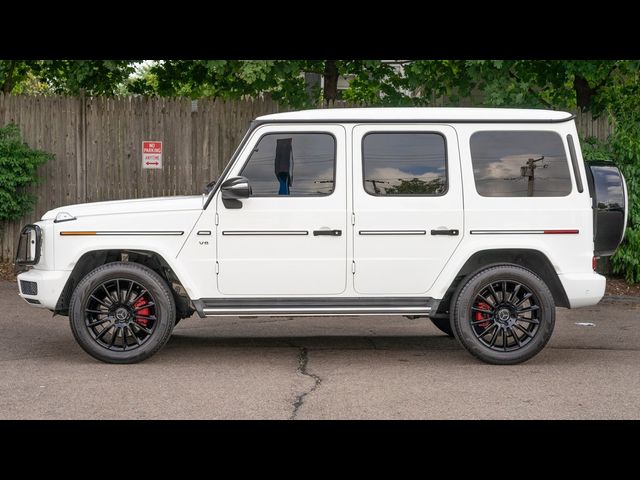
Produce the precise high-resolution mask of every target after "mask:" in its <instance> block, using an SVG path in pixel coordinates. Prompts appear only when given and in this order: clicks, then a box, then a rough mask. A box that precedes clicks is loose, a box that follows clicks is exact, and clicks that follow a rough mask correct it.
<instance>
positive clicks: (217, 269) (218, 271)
mask: <svg viewBox="0 0 640 480" xmlns="http://www.w3.org/2000/svg"><path fill="white" fill-rule="evenodd" d="M218 273H220V264H219V263H218V262H216V275H218Z"/></svg>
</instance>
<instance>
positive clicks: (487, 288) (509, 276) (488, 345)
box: [452, 265, 555, 365]
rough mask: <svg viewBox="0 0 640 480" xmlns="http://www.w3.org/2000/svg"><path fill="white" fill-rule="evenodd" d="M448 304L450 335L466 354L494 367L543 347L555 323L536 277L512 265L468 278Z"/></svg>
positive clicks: (545, 291)
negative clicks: (452, 306)
mask: <svg viewBox="0 0 640 480" xmlns="http://www.w3.org/2000/svg"><path fill="white" fill-rule="evenodd" d="M517 285H520V287H517ZM505 286H506V288H505ZM505 291H506V295H505V294H504V293H503V292H505ZM453 305H454V311H453V321H452V325H453V331H454V335H455V337H456V338H457V339H458V341H459V342H460V343H461V344H462V346H463V347H464V348H465V349H466V350H467V351H468V352H469V353H471V354H472V355H474V356H475V357H477V358H479V359H480V360H482V361H484V362H486V363H491V364H496V365H513V364H517V363H522V362H525V361H527V360H529V359H530V358H532V357H533V356H534V355H536V354H537V353H538V352H540V350H542V349H543V348H544V346H545V345H546V344H547V342H548V341H549V339H550V338H551V334H552V333H553V328H554V325H555V303H554V301H553V295H552V294H551V291H550V290H549V288H548V287H547V285H546V284H545V283H544V281H542V280H541V279H540V277H538V276H537V275H536V274H534V273H533V272H531V271H530V270H527V269H525V268H522V267H519V266H516V265H497V266H492V267H488V268H486V269H484V270H482V271H480V272H479V273H476V274H474V275H471V276H470V278H469V280H467V281H466V282H465V283H464V284H463V286H462V287H461V289H460V290H459V293H458V295H457V296H456V297H455V298H454V300H453ZM525 332H528V333H525Z"/></svg>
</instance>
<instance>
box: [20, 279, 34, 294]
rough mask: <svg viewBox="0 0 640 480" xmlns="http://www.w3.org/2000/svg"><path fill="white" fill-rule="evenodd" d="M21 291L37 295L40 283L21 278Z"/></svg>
mask: <svg viewBox="0 0 640 480" xmlns="http://www.w3.org/2000/svg"><path fill="white" fill-rule="evenodd" d="M20 291H21V292H22V293H23V295H37V294H38V284H37V283H36V282H27V281H26V280H20Z"/></svg>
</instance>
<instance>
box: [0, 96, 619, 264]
mask: <svg viewBox="0 0 640 480" xmlns="http://www.w3.org/2000/svg"><path fill="white" fill-rule="evenodd" d="M332 106H333V107H344V106H347V105H346V104H344V103H336V104H334V105H332ZM284 110H286V109H284V108H282V107H280V106H279V105H278V104H277V103H276V102H274V101H272V100H270V99H248V100H239V101H221V100H211V99H204V100H199V101H197V102H192V101H191V100H189V99H183V98H178V99H167V98H145V97H123V98H104V97H96V98H90V97H61V96H14V95H2V94H1V93H0V126H4V125H6V124H7V123H9V122H13V123H16V124H18V125H19V126H20V131H21V132H22V135H23V138H24V140H25V141H26V143H27V144H28V145H29V146H31V147H33V148H38V149H42V150H46V151H48V152H51V153H54V154H55V159H54V160H53V161H51V162H49V163H48V164H46V165H43V166H42V167H41V168H40V170H39V175H40V177H41V178H42V180H43V181H42V183H41V185H38V186H37V187H34V188H33V189H32V191H33V192H34V194H35V195H36V197H37V201H36V204H35V207H34V209H33V211H32V212H31V213H30V214H29V215H26V216H25V218H23V219H21V220H19V221H17V222H10V223H5V224H4V225H1V226H0V260H3V261H6V260H13V258H14V249H15V247H16V246H17V245H16V240H17V237H18V233H19V229H20V227H21V226H22V225H24V224H25V223H29V222H32V221H36V220H37V219H39V218H40V217H41V216H42V214H43V213H44V212H46V211H47V210H50V209H51V208H55V207H59V206H63V205H69V204H73V203H84V202H96V201H101V200H116V199H124V198H141V197H151V196H167V195H186V194H199V193H201V192H202V188H203V187H204V185H205V184H206V183H207V182H209V181H211V180H213V179H215V178H217V177H218V175H219V174H220V172H221V171H222V169H223V168H224V165H225V163H226V162H227V161H228V159H229V158H230V157H231V155H232V153H233V151H234V149H235V147H236V146H237V144H238V143H239V141H240V139H241V138H242V136H243V135H244V133H245V132H246V130H247V128H248V126H249V122H250V121H251V120H252V119H253V118H255V117H257V116H260V115H264V114H268V113H275V112H278V111H284ZM577 125H578V128H579V131H580V133H581V134H583V135H586V136H595V137H597V138H600V139H605V138H606V137H607V135H608V134H609V133H610V131H611V129H610V127H609V125H608V123H607V121H606V119H599V120H592V119H591V117H590V115H588V114H586V115H585V114H580V115H578V119H577ZM143 140H161V141H162V142H163V163H164V168H163V169H162V170H147V169H142V158H141V157H142V141H143Z"/></svg>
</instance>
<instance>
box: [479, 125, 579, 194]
mask: <svg viewBox="0 0 640 480" xmlns="http://www.w3.org/2000/svg"><path fill="white" fill-rule="evenodd" d="M470 143H471V144H470V147H471V162H472V164H473V176H474V179H475V184H476V190H477V192H478V193H479V194H480V195H482V196H483V197H563V196H566V195H568V194H569V193H571V176H570V173H569V165H568V162H567V157H566V154H565V148H564V144H563V143H562V138H561V137H560V135H558V134H557V133H555V132H540V131H485V132H476V133H474V134H473V135H472V136H471V140H470Z"/></svg>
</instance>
